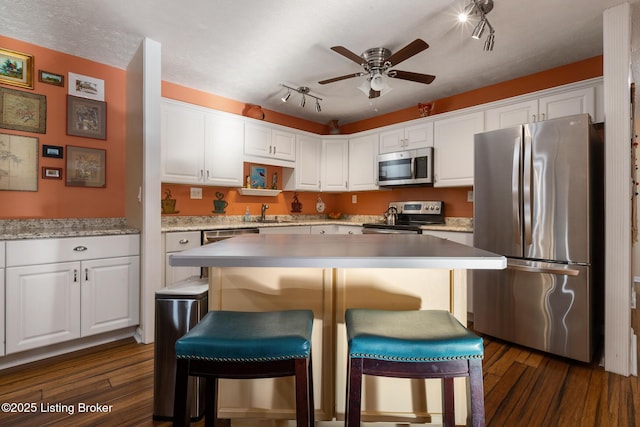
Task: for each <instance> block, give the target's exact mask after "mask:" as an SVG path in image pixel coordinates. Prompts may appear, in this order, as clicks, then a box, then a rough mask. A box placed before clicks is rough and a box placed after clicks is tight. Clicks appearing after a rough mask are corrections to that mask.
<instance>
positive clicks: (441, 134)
mask: <svg viewBox="0 0 640 427" xmlns="http://www.w3.org/2000/svg"><path fill="white" fill-rule="evenodd" d="M483 130H484V112H482V111H480V112H476V113H471V114H465V115H462V116H456V117H450V118H447V119H443V120H438V121H436V122H435V124H434V153H433V158H434V163H435V164H434V171H435V183H434V186H435V187H456V186H471V185H473V139H474V135H475V134H476V133H479V132H482V131H483Z"/></svg>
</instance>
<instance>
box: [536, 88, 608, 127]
mask: <svg viewBox="0 0 640 427" xmlns="http://www.w3.org/2000/svg"><path fill="white" fill-rule="evenodd" d="M539 103H540V119H541V120H548V119H556V118H558V117H565V116H573V115H575V114H585V113H588V114H590V115H591V118H592V119H595V117H596V112H595V109H596V101H595V88H594V87H587V88H583V89H576V90H572V91H569V92H564V93H559V94H556V95H550V96H545V97H542V98H540V101H539Z"/></svg>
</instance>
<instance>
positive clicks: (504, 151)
mask: <svg viewBox="0 0 640 427" xmlns="http://www.w3.org/2000/svg"><path fill="white" fill-rule="evenodd" d="M603 155H604V151H603V143H602V140H601V138H600V137H599V135H598V134H597V133H596V132H595V129H594V127H593V125H592V124H591V122H590V118H589V116H588V115H586V114H585V115H578V116H570V117H564V118H559V119H553V120H546V121H542V122H538V123H531V124H526V125H521V126H517V127H513V128H508V129H500V130H496V131H491V132H485V133H482V134H477V135H476V136H475V145H474V158H475V163H474V168H475V170H474V174H475V178H474V246H476V247H478V248H481V249H486V250H488V251H491V252H495V253H499V254H502V255H505V256H506V257H507V261H508V266H507V269H506V270H498V271H489V270H484V271H480V270H478V271H474V272H473V281H472V286H473V309H474V313H473V322H474V328H475V329H476V330H477V331H478V332H482V333H485V334H487V335H491V336H494V337H497V338H501V339H503V340H506V341H510V342H514V343H517V344H521V345H523V346H527V347H531V348H534V349H538V350H542V351H545V352H549V353H553V354H557V355H560V356H565V357H568V358H571V359H576V360H581V361H585V362H588V361H591V360H592V358H593V356H594V351H595V349H596V344H597V343H598V337H599V335H600V332H601V330H600V324H601V322H602V299H603V260H604V257H603V251H604V248H603V242H604V239H603V233H604V231H603V230H604V225H603V211H604V206H603V201H604V196H603V193H604V190H603V188H604V185H603V179H604V176H603Z"/></svg>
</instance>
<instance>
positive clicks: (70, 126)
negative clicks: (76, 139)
mask: <svg viewBox="0 0 640 427" xmlns="http://www.w3.org/2000/svg"><path fill="white" fill-rule="evenodd" d="M106 133H107V103H106V102H102V101H94V100H93V99H86V98H78V97H77V96H71V95H67V135H74V136H84V137H86V138H96V139H106Z"/></svg>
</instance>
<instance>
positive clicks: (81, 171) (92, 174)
mask: <svg viewBox="0 0 640 427" xmlns="http://www.w3.org/2000/svg"><path fill="white" fill-rule="evenodd" d="M106 156H107V153H106V150H103V149H100V148H87V147H74V146H73V145H67V181H66V184H67V185H68V186H70V187H98V188H104V187H106V182H105V174H106V172H105V161H106Z"/></svg>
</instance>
